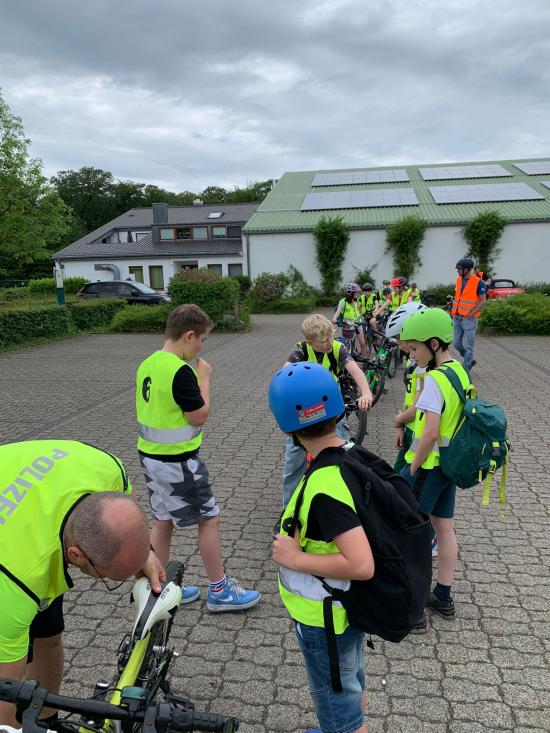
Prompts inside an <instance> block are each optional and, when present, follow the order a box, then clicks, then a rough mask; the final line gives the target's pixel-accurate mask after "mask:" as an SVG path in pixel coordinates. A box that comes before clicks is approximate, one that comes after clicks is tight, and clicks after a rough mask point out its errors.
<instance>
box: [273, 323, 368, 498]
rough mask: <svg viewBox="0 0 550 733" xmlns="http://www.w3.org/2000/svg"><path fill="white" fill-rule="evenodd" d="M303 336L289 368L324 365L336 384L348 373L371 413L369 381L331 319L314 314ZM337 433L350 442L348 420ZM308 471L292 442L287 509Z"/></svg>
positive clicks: (301, 452) (285, 472) (289, 446)
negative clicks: (336, 335) (303, 363)
mask: <svg viewBox="0 0 550 733" xmlns="http://www.w3.org/2000/svg"><path fill="white" fill-rule="evenodd" d="M302 333H303V335H304V338H305V341H301V342H298V343H297V344H296V346H295V347H294V350H293V351H292V353H291V354H290V355H289V356H288V358H287V360H286V362H285V366H288V365H289V364H295V363H297V362H300V361H310V362H313V363H317V364H321V366H324V367H325V368H326V369H328V371H329V372H330V373H331V374H332V376H333V377H334V379H335V380H336V381H339V378H340V375H341V374H342V373H343V372H344V371H347V372H348V373H349V375H350V376H351V377H352V378H353V379H354V381H355V383H356V384H357V387H358V388H359V392H360V393H361V394H360V397H359V398H358V399H357V407H358V409H359V410H368V409H369V408H370V407H371V405H372V392H371V390H370V387H369V384H368V382H367V378H366V377H365V374H364V372H363V370H362V369H361V367H360V366H359V365H358V364H357V362H356V361H355V360H354V359H353V358H352V357H351V355H350V353H349V352H348V350H347V349H346V347H345V346H344V345H343V344H342V343H340V341H335V340H334V326H333V325H332V323H331V322H330V321H329V320H328V318H325V316H323V315H321V314H320V313H313V314H312V315H311V316H308V317H307V318H306V319H305V320H304V321H303V322H302ZM336 432H337V434H338V436H339V437H340V438H342V440H349V437H350V435H349V428H348V425H347V421H346V418H345V417H344V416H342V417H341V419H340V420H339V422H338V423H337V425H336ZM305 470H306V454H305V452H304V450H303V449H302V448H301V446H300V445H296V443H295V442H294V441H293V440H292V438H289V439H288V440H287V445H286V449H285V462H284V467H283V506H286V505H287V503H288V501H289V499H290V497H291V496H292V494H293V493H294V489H295V488H296V486H298V483H299V482H300V479H301V478H302V476H303V475H304V473H305Z"/></svg>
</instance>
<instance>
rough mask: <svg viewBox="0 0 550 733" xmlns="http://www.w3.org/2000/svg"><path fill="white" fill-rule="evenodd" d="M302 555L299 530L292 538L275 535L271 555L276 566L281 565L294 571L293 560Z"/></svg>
mask: <svg viewBox="0 0 550 733" xmlns="http://www.w3.org/2000/svg"><path fill="white" fill-rule="evenodd" d="M301 554H302V549H301V547H300V541H299V530H296V533H295V535H294V537H289V536H288V535H286V534H285V535H282V534H277V535H275V539H274V540H273V546H272V550H271V555H272V557H273V559H274V560H275V562H276V563H277V565H282V566H283V567H285V568H289V569H290V570H295V569H296V567H295V560H296V558H297V557H299V556H300V555H301Z"/></svg>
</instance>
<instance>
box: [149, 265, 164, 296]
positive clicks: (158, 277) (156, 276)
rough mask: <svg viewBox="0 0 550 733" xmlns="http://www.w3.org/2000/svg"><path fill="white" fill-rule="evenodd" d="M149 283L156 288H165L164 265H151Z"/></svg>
mask: <svg viewBox="0 0 550 733" xmlns="http://www.w3.org/2000/svg"><path fill="white" fill-rule="evenodd" d="M149 284H150V285H151V287H152V288H153V289H154V290H164V273H163V271H162V265H150V266H149Z"/></svg>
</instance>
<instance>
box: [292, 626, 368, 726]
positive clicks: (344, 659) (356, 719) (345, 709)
mask: <svg viewBox="0 0 550 733" xmlns="http://www.w3.org/2000/svg"><path fill="white" fill-rule="evenodd" d="M294 624H295V627H296V636H297V637H298V644H299V645H300V649H301V651H302V654H303V655H304V661H305V665H306V672H307V676H308V679H309V691H310V693H311V698H312V700H313V705H314V707H315V712H316V713H317V718H318V719H319V725H320V726H321V730H322V731H323V733H353V731H356V730H358V729H359V728H360V727H361V726H362V725H363V722H364V716H363V711H362V709H361V697H362V695H363V691H364V689H365V658H364V654H363V632H362V631H357V629H352V628H351V627H349V626H348V628H347V629H346V630H345V631H344V633H343V634H338V635H337V636H336V640H337V645H338V659H339V662H340V679H341V681H342V688H343V691H342V692H334V690H333V689H332V684H331V681H330V666H329V661H328V649H327V637H326V632H325V629H324V628H319V627H317V626H306V625H305V624H301V623H298V622H296V621H295V622H294Z"/></svg>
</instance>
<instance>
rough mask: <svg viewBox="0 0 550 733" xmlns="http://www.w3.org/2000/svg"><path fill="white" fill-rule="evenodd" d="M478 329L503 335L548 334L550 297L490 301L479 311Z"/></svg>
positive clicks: (527, 296) (519, 297)
mask: <svg viewBox="0 0 550 733" xmlns="http://www.w3.org/2000/svg"><path fill="white" fill-rule="evenodd" d="M479 321H480V329H481V330H483V329H486V328H494V329H496V330H497V331H498V332H499V333H504V334H507V333H509V334H520V333H521V334H536V335H539V336H542V335H549V334H550V297H548V296H547V295H542V294H540V293H535V294H529V295H515V296H513V297H512V298H506V299H503V300H491V301H489V302H488V303H487V305H486V306H485V307H484V308H483V310H482V311H481V317H480V319H479Z"/></svg>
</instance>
